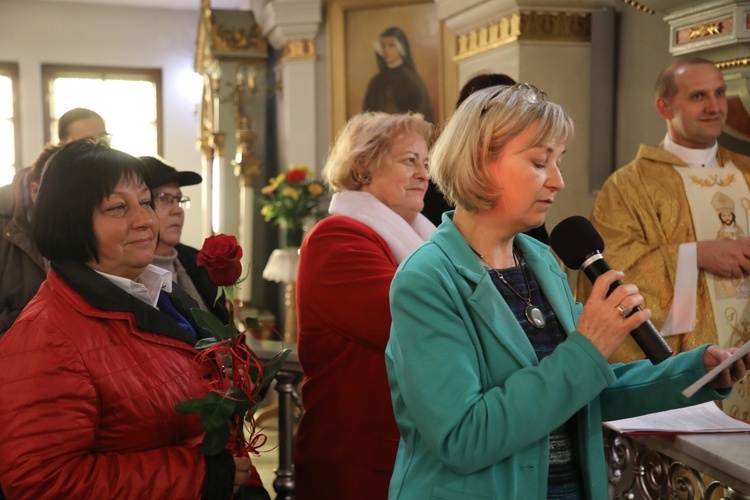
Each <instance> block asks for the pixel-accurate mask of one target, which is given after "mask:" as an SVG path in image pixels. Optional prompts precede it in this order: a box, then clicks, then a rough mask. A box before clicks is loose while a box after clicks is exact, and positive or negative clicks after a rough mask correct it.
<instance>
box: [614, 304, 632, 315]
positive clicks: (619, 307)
mask: <svg viewBox="0 0 750 500" xmlns="http://www.w3.org/2000/svg"><path fill="white" fill-rule="evenodd" d="M617 310H618V311H620V316H622V317H623V318H627V317H628V316H629V315H630V313H632V312H633V307H632V306H624V305H622V304H617Z"/></svg>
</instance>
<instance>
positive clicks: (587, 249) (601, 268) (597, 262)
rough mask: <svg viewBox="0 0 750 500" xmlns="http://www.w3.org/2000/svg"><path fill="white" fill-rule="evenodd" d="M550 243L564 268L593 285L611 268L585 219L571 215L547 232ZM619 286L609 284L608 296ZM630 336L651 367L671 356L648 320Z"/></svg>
mask: <svg viewBox="0 0 750 500" xmlns="http://www.w3.org/2000/svg"><path fill="white" fill-rule="evenodd" d="M549 241H550V246H551V247H552V249H553V250H554V251H555V253H556V254H557V256H558V257H560V259H561V260H562V261H563V263H565V265H566V266H568V267H569V268H571V269H581V270H582V271H583V272H584V274H585V275H586V277H587V278H588V279H589V280H590V281H591V282H592V283H593V282H594V281H596V279H597V278H598V277H599V276H601V275H602V274H604V273H606V272H607V271H609V270H610V269H611V268H610V267H609V265H608V264H607V262H606V261H605V260H604V257H603V256H602V252H603V251H604V241H603V240H602V237H601V235H600V234H599V232H598V231H597V230H596V228H595V227H594V226H593V225H591V222H589V221H588V219H586V218H585V217H581V216H580V215H574V216H573V217H568V218H567V219H565V220H564V221H562V222H560V223H559V224H558V225H557V226H555V228H554V229H553V230H552V232H551V233H550V235H549ZM620 285H622V283H621V282H620V281H615V282H614V283H612V285H610V287H609V290H608V291H607V296H609V294H610V293H612V291H613V290H614V289H615V288H617V287H618V286H620ZM640 310H641V308H640V307H635V308H633V311H632V312H631V313H630V314H634V313H635V312H637V311H640ZM630 335H631V336H632V337H633V339H634V340H635V342H636V344H638V347H640V348H641V350H642V351H643V352H644V353H645V354H646V357H648V359H649V360H651V362H652V363H653V364H658V363H661V362H662V361H664V360H665V359H667V358H668V357H670V356H671V355H672V349H671V348H670V347H669V345H668V344H667V343H666V342H665V341H664V339H663V338H662V336H661V335H659V332H658V331H657V330H656V328H654V325H652V324H651V322H650V321H646V322H645V323H642V324H641V325H640V326H639V327H638V328H636V329H635V330H633V331H632V332H630Z"/></svg>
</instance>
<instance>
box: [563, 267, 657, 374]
mask: <svg viewBox="0 0 750 500" xmlns="http://www.w3.org/2000/svg"><path fill="white" fill-rule="evenodd" d="M623 276H625V274H624V273H623V272H622V271H614V270H610V271H607V272H606V273H604V274H602V275H601V276H599V278H597V280H596V282H594V286H593V287H592V289H591V295H590V296H589V299H588V300H587V301H586V303H585V304H584V305H583V312H582V313H581V316H580V317H579V318H578V325H576V329H577V330H578V331H579V332H581V333H582V334H583V335H584V336H585V337H586V338H587V339H589V340H590V341H591V343H592V344H594V346H596V348H597V349H598V350H599V352H600V353H602V356H604V357H605V358H607V359H609V357H610V356H612V354H613V353H614V352H615V351H616V350H617V348H618V347H620V345H621V344H622V343H623V342H624V341H625V339H626V338H627V336H628V334H629V333H630V332H631V331H632V330H634V329H635V328H637V327H638V326H639V325H641V324H642V323H644V322H645V321H647V320H648V319H649V318H651V311H650V310H649V309H642V310H641V311H638V312H636V313H634V314H632V315H631V316H629V317H623V315H622V314H621V313H620V309H618V306H622V307H623V308H634V307H637V306H641V305H643V296H642V295H641V294H640V293H639V292H638V287H637V286H635V285H620V286H619V287H617V288H615V290H614V291H613V292H612V293H611V294H610V296H609V297H607V290H609V286H610V285H611V284H612V283H614V282H615V281H617V280H619V279H622V278H623Z"/></svg>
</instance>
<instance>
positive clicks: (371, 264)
mask: <svg viewBox="0 0 750 500" xmlns="http://www.w3.org/2000/svg"><path fill="white" fill-rule="evenodd" d="M431 136H432V125H431V124H430V123H428V122H426V121H425V120H424V119H423V118H422V116H421V115H417V114H406V115H389V114H386V113H362V114H359V115H357V116H355V117H353V118H352V119H351V120H349V122H348V123H347V125H346V127H345V128H344V129H343V131H342V132H341V134H340V136H339V138H338V139H337V141H336V144H335V145H334V146H333V148H332V150H331V152H330V154H329V157H328V160H327V162H326V165H325V168H324V174H325V177H326V180H327V182H328V184H329V185H330V186H331V187H332V189H333V191H334V192H335V193H334V195H333V198H332V200H331V206H330V209H329V211H330V213H331V214H332V217H328V218H326V219H324V220H323V221H321V222H320V223H318V224H317V225H316V226H315V228H314V229H313V230H312V231H311V232H310V234H309V235H308V236H307V238H305V241H304V242H303V243H302V248H301V250H300V262H299V275H298V281H297V304H298V310H299V335H298V354H299V360H300V363H301V364H302V369H303V371H304V379H303V382H302V402H303V404H304V408H305V413H304V415H303V416H302V420H301V422H300V425H299V429H298V432H297V438H296V443H295V450H294V467H295V492H296V496H297V499H298V500H307V499H312V500H317V499H321V498H325V499H326V500H350V499H354V498H356V499H357V500H365V499H385V498H386V497H387V494H388V483H389V481H390V478H391V472H392V471H393V464H394V462H395V459H396V448H397V447H398V440H399V432H398V428H397V427H396V420H395V418H394V416H393V408H392V406H391V395H390V389H389V386H388V377H387V375H386V372H385V354H384V352H385V345H386V343H387V342H388V336H389V331H390V327H391V315H390V311H389V307H388V290H389V287H390V283H391V279H392V278H393V275H394V274H395V272H396V267H397V266H398V264H399V263H400V262H401V261H402V260H403V259H404V258H405V257H406V256H407V255H408V254H409V253H410V252H411V251H412V250H414V249H415V248H416V247H417V246H419V245H421V244H422V243H423V242H424V241H425V240H427V238H428V237H429V236H430V234H431V233H432V232H433V231H434V230H435V226H434V225H433V224H432V223H431V222H430V221H429V220H427V218H426V217H424V216H423V215H422V214H420V211H421V210H422V208H423V206H424V202H423V199H424V194H425V191H426V189H427V177H428V176H427V162H428V160H427V149H428V147H429V145H430V143H431Z"/></svg>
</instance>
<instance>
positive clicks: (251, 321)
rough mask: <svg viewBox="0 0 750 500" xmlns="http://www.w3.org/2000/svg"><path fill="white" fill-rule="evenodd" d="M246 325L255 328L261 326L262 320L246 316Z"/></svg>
mask: <svg viewBox="0 0 750 500" xmlns="http://www.w3.org/2000/svg"><path fill="white" fill-rule="evenodd" d="M245 325H246V326H247V327H248V328H250V329H251V330H254V329H256V328H258V327H260V322H259V321H258V318H257V317H253V316H248V317H247V318H245Z"/></svg>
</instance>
